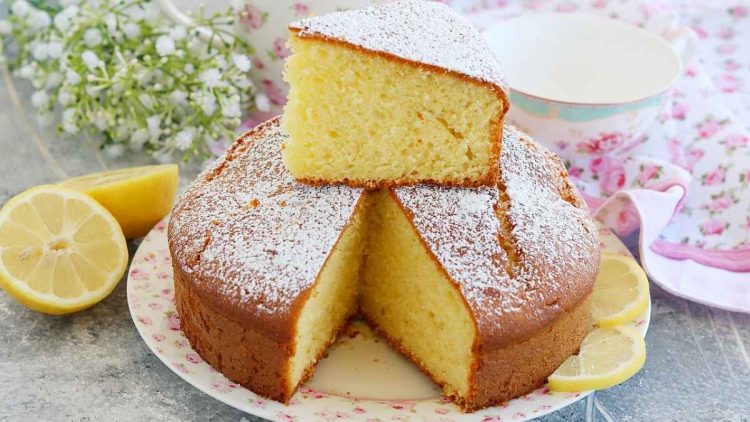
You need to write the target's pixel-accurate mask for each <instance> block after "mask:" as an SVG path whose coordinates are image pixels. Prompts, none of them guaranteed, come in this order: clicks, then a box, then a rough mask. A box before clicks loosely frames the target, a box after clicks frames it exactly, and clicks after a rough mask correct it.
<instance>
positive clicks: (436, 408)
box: [127, 219, 651, 422]
mask: <svg viewBox="0 0 750 422" xmlns="http://www.w3.org/2000/svg"><path fill="white" fill-rule="evenodd" d="M600 235H601V239H602V249H603V250H604V251H607V252H612V253H620V254H623V255H629V254H630V253H629V252H628V250H627V248H626V247H625V246H624V245H623V244H622V243H621V242H620V241H619V239H618V238H617V237H616V236H615V235H614V234H612V233H611V232H610V231H609V230H608V229H606V228H601V227H600ZM127 294H128V306H129V308H130V314H131V316H132V318H133V322H134V323H135V326H136V328H137V329H138V332H139V333H140V335H141V337H143V340H144V341H145V342H146V344H147V345H148V347H149V348H151V350H152V351H153V352H154V354H155V355H156V356H157V357H158V358H159V359H161V361H162V362H164V364H166V365H167V366H168V367H169V368H171V369H172V370H173V371H174V372H175V373H177V375H179V376H180V377H182V378H183V379H184V380H185V381H187V382H189V383H190V384H192V385H193V386H195V387H196V388H198V389H199V390H201V391H203V392H204V393H206V394H208V395H210V396H212V397H214V398H216V399H218V400H221V401H222V402H224V403H226V404H228V405H230V406H233V407H235V408H237V409H240V410H243V411H245V412H248V413H250V414H253V415H256V416H260V417H263V418H267V419H271V420H276V421H297V420H304V421H309V420H322V421H333V420H341V419H343V420H347V419H348V420H372V421H375V420H399V421H420V420H431V421H441V422H450V421H483V422H490V421H524V420H528V419H531V418H536V417H539V416H542V415H545V414H547V413H550V412H554V411H555V410H558V409H560V408H562V407H565V406H568V405H570V404H572V403H574V402H576V401H578V400H580V399H582V398H584V397H586V396H587V395H588V394H590V393H591V392H590V391H586V392H580V393H556V392H551V391H550V390H549V389H548V388H546V387H542V388H539V389H537V390H535V391H533V392H531V393H529V394H527V395H525V396H523V397H519V398H517V399H514V400H511V401H509V402H508V403H505V404H503V405H501V406H497V407H491V408H487V409H483V410H480V411H477V412H476V413H469V414H467V413H461V412H460V411H459V409H458V408H457V407H456V406H454V405H453V404H452V403H451V402H450V400H448V399H446V398H445V397H443V396H442V395H441V392H440V390H439V389H437V388H436V387H435V386H434V385H433V384H432V383H431V382H430V381H429V379H427V377H426V376H425V375H423V374H422V373H421V372H420V371H419V370H418V369H417V368H416V367H415V366H413V365H412V364H411V363H410V362H409V361H408V360H406V359H405V358H403V357H402V356H401V355H399V354H398V353H396V352H394V351H393V350H392V349H391V348H389V347H388V346H387V345H386V344H385V343H384V342H383V341H382V340H380V339H379V338H378V337H377V336H376V335H374V334H372V332H371V331H369V329H367V327H366V326H365V325H364V324H362V323H358V322H356V321H355V322H354V323H353V324H352V325H351V326H350V327H349V329H348V330H347V331H348V332H347V334H348V335H346V334H345V335H342V336H340V337H341V338H340V339H339V340H338V341H337V342H336V344H335V345H334V346H333V347H332V348H331V350H330V351H329V353H328V356H327V357H326V358H324V359H323V360H322V361H321V362H320V364H319V365H318V367H317V369H316V371H315V376H314V377H313V379H312V380H311V381H310V382H308V383H307V384H306V385H304V386H302V387H301V388H300V389H299V390H298V392H297V393H296V394H295V395H294V397H292V400H291V402H290V403H289V405H288V406H285V405H283V404H281V403H277V402H275V401H272V400H267V399H265V398H263V397H261V396H258V395H257V394H255V393H253V392H251V391H249V390H247V389H245V388H243V387H241V386H239V385H237V384H235V383H233V382H231V381H229V380H228V379H226V378H224V376H223V375H221V373H219V372H217V371H216V370H214V369H213V368H212V367H211V366H210V365H208V364H207V363H206V362H204V361H203V360H202V359H201V357H200V356H199V355H198V354H197V353H196V352H195V351H194V350H193V349H192V348H191V347H190V343H188V341H187V339H186V338H185V336H184V334H183V333H182V331H180V318H179V316H178V315H177V311H176V309H175V306H174V282H173V279H172V266H171V258H170V255H169V249H168V247H167V233H166V219H165V220H164V221H162V222H161V223H159V224H158V225H156V227H154V229H153V230H152V231H151V233H149V234H148V236H146V238H145V239H144V240H143V242H142V243H141V245H140V247H139V248H138V251H137V252H136V254H135V257H134V258H133V262H132V264H131V266H130V272H129V274H128V286H127ZM650 314H651V307H650V306H649V309H647V310H646V312H645V313H644V314H643V315H641V317H640V318H638V319H637V320H636V321H635V322H633V323H632V324H633V326H634V327H635V329H636V330H638V331H639V332H640V333H641V334H642V335H644V336H645V335H646V330H647V329H648V323H649V317H650Z"/></svg>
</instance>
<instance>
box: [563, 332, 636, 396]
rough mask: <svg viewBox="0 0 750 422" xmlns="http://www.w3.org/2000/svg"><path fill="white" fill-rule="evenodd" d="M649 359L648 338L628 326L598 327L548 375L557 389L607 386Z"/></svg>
mask: <svg viewBox="0 0 750 422" xmlns="http://www.w3.org/2000/svg"><path fill="white" fill-rule="evenodd" d="M645 362H646V342H645V341H643V337H641V335H640V334H638V332H637V331H635V330H633V329H632V328H629V327H612V328H596V329H594V330H593V331H592V332H590V333H589V334H588V335H587V336H586V338H585V339H584V340H583V343H582V344H581V350H580V351H579V352H578V355H576V356H571V357H569V358H568V359H567V360H566V361H565V362H563V364H562V365H560V367H559V368H557V370H556V371H555V372H554V373H553V374H552V375H550V377H549V388H550V389H551V390H554V391H587V390H597V389H601V388H608V387H611V386H613V385H617V384H619V383H621V382H624V381H626V380H627V379H628V378H630V377H632V376H633V375H635V374H636V373H637V372H638V371H639V370H640V369H641V368H642V367H643V364H644V363H645Z"/></svg>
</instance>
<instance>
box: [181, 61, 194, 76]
mask: <svg viewBox="0 0 750 422" xmlns="http://www.w3.org/2000/svg"><path fill="white" fill-rule="evenodd" d="M182 70H183V71H184V72H185V73H187V74H188V75H192V74H193V72H195V67H193V65H192V64H190V63H188V64H186V65H185V67H183V68H182Z"/></svg>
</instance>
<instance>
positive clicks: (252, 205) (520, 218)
mask: <svg viewBox="0 0 750 422" xmlns="http://www.w3.org/2000/svg"><path fill="white" fill-rule="evenodd" d="M504 133H505V134H504V139H503V150H502V159H501V164H500V167H499V176H498V180H499V182H498V183H496V184H495V185H494V186H492V187H478V188H456V187H439V186H429V185H418V186H405V187H398V188H390V189H383V190H379V191H373V192H367V191H364V190H362V189H359V188H353V187H347V186H340V185H337V186H327V187H313V186H308V185H305V184H301V183H298V182H296V181H295V180H294V179H293V177H292V176H291V175H290V174H289V172H287V171H286V170H285V168H284V166H283V164H282V160H281V154H280V151H279V150H280V144H281V143H282V142H284V141H285V140H286V138H287V136H286V135H285V134H284V132H283V131H282V130H281V128H280V124H279V119H278V118H276V119H273V120H271V121H269V122H267V123H265V124H263V125H261V126H259V127H258V128H256V129H253V130H252V131H250V132H248V133H247V134H245V135H243V136H242V137H241V138H240V139H239V140H238V141H237V142H236V143H235V144H234V145H233V146H232V148H231V149H230V150H229V151H228V153H227V154H226V156H225V157H224V158H222V159H221V160H219V161H218V162H217V164H215V165H214V166H213V167H212V168H210V169H208V170H207V171H206V172H204V173H203V174H202V175H201V176H199V178H198V179H197V180H196V182H194V184H193V185H192V186H191V187H190V188H189V189H188V191H187V192H186V193H185V194H184V195H183V196H182V197H181V199H180V200H179V202H178V205H177V206H176V208H175V210H174V212H173V214H172V219H171V221H170V225H169V246H170V251H171V254H172V257H173V266H174V274H175V295H176V296H175V300H176V303H177V309H178V312H179V314H180V318H181V321H182V329H183V331H184V332H185V334H186V336H187V338H188V339H189V341H190V343H191V344H192V345H193V347H194V348H195V349H196V350H197V351H198V353H199V354H200V355H201V356H202V357H203V358H204V359H205V360H206V361H207V362H208V363H210V364H211V365H213V366H214V367H216V368H217V369H218V370H220V371H221V372H222V373H224V374H225V375H226V376H227V377H229V378H230V379H232V380H234V381H236V382H238V383H240V384H241V385H243V386H245V387H247V388H249V389H250V390H252V391H254V392H256V393H259V394H261V395H264V396H266V397H270V398H273V399H275V400H279V401H282V402H287V401H288V400H289V399H290V397H291V396H292V394H293V393H294V391H295V389H296V388H297V386H298V385H299V384H300V383H301V382H304V381H305V380H306V379H307V378H308V377H309V376H310V375H311V373H312V370H313V368H314V365H315V363H316V362H317V360H318V359H319V358H320V356H321V355H322V354H323V353H324V351H325V349H326V347H327V346H328V345H329V344H330V343H331V342H332V341H333V339H334V338H335V336H336V333H337V332H338V331H339V330H340V329H341V328H342V327H343V326H344V324H346V321H347V319H348V318H349V317H350V316H352V315H353V314H355V313H359V314H360V315H361V316H362V317H363V318H364V319H365V320H366V321H367V322H368V323H369V324H370V325H371V326H372V327H373V328H374V329H376V330H377V331H378V332H379V333H380V334H381V335H382V336H384V337H385V338H386V339H388V340H389V342H390V343H391V344H392V345H393V346H394V347H395V348H397V349H398V350H399V351H401V352H402V353H404V354H405V355H406V356H408V357H409V358H410V359H411V360H412V361H413V362H414V363H415V364H417V365H418V366H419V367H420V368H421V369H422V370H423V371H424V372H425V373H426V374H428V375H429V376H430V377H431V378H432V379H433V380H434V381H435V382H436V383H437V384H439V385H440V386H442V388H443V390H444V391H445V393H446V395H448V396H449V397H451V398H452V399H453V400H454V401H455V402H456V403H457V404H458V405H459V406H461V408H462V409H464V410H467V411H471V410H476V409H479V408H482V407H485V406H489V405H492V404H498V403H502V402H504V401H506V400H509V399H511V398H513V397H516V396H519V395H521V394H524V393H526V392H529V391H531V390H532V389H534V388H536V387H539V386H540V385H542V384H543V383H544V382H545V380H546V377H547V376H548V375H549V374H551V373H552V372H553V371H554V370H555V369H556V368H557V366H559V365H560V364H561V363H562V362H563V361H564V360H565V359H566V358H567V357H568V356H570V355H572V354H573V353H575V352H576V351H577V349H578V347H579V345H580V343H581V341H582V340H583V338H584V337H585V335H586V333H587V331H588V328H589V318H590V311H589V307H590V296H591V291H592V288H593V283H594V279H595V277H596V273H597V270H598V260H599V249H598V247H599V243H598V235H597V231H596V229H595V227H594V226H593V223H592V221H591V220H590V218H589V217H588V213H587V209H586V206H585V204H584V203H583V201H582V200H581V199H580V197H579V196H578V194H577V193H576V191H575V190H574V189H573V188H572V187H571V185H570V183H569V182H568V180H567V176H566V173H565V169H564V167H563V166H562V164H561V163H560V161H559V159H557V157H555V156H554V155H552V154H551V153H549V152H547V151H546V150H545V149H543V148H542V147H540V146H538V145H537V144H535V143H533V142H531V141H530V140H529V139H528V138H527V137H525V136H524V135H522V134H520V133H519V132H518V131H516V130H515V129H512V128H506V130H505V131H504Z"/></svg>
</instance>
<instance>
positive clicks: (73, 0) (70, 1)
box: [60, 0, 80, 7]
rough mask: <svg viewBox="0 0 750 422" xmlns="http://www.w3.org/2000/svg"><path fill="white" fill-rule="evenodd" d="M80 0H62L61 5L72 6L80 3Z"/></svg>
mask: <svg viewBox="0 0 750 422" xmlns="http://www.w3.org/2000/svg"><path fill="white" fill-rule="evenodd" d="M79 2H80V0H60V5H61V6H63V7H65V6H70V5H71V4H78V3H79Z"/></svg>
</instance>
